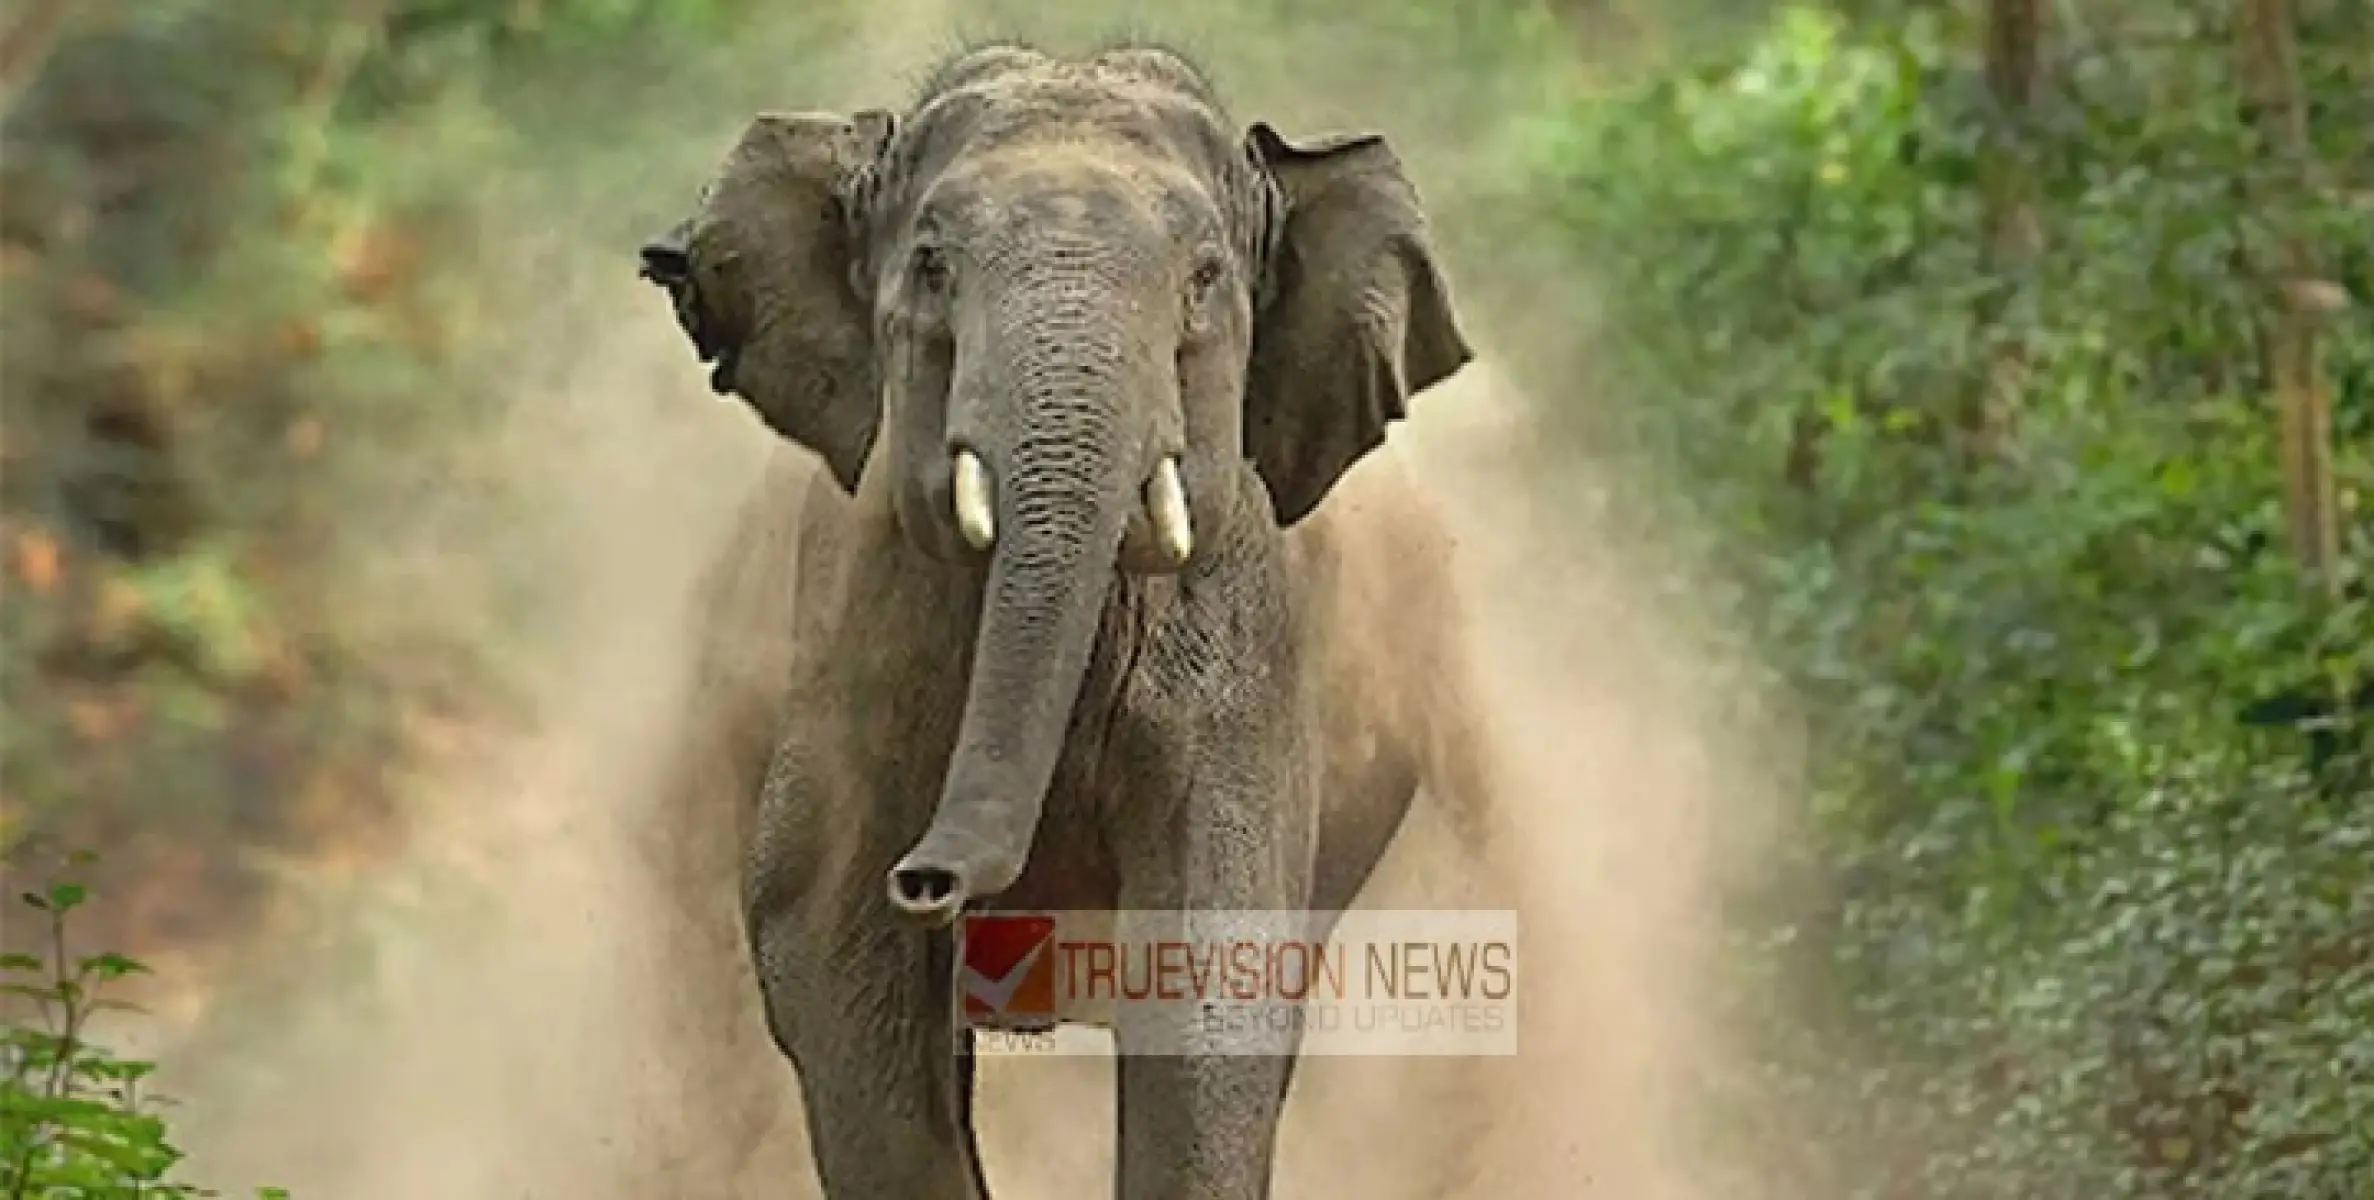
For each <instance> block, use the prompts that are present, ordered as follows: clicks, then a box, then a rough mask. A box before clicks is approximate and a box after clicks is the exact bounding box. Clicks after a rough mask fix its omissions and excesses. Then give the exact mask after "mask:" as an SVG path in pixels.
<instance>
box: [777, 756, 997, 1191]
mask: <svg viewBox="0 0 2374 1200" xmlns="http://www.w3.org/2000/svg"><path fill="white" fill-rule="evenodd" d="M833 744H834V743H833V742H831V741H830V740H829V738H826V739H820V740H819V741H817V742H812V743H798V742H790V741H787V742H786V744H785V746H784V747H783V748H782V749H781V750H779V752H778V754H777V756H776V760H775V766H774V768H773V771H772V777H771V778H770V779H769V780H768V782H767V787H766V795H765V800H764V802H763V806H762V809H761V812H760V818H759V821H758V827H757V831H756V835H755V836H754V837H753V839H752V843H751V852H750V856H749V858H748V860H747V862H746V864H745V868H744V879H743V897H744V909H745V912H746V913H747V919H748V925H749V937H750V950H751V955H752V960H753V963H754V966H755V968H756V974H757V976H758V984H759V990H760V992H761V993H762V996H763V999H764V1002H765V1011H766V1019H767V1028H768V1031H769V1032H770V1033H771V1034H773V1036H774V1039H775V1043H776V1045H777V1046H778V1047H779V1048H780V1049H781V1050H782V1052H783V1054H784V1056H785V1057H786V1058H788V1059H790V1060H791V1064H792V1067H793V1069H794V1071H795V1072H796V1074H797V1075H798V1078H799V1088H800V1099H801V1102H802V1107H803V1108H804V1109H805V1114H806V1118H807V1125H808V1141H809V1148H810V1151H811V1153H812V1155H813V1156H814V1159H815V1164H816V1173H817V1177H818V1179H819V1181H820V1182H821V1183H822V1184H823V1194H824V1196H825V1197H826V1200H980V1198H981V1197H983V1196H985V1195H986V1191H985V1188H984V1187H983V1184H982V1181H981V1178H980V1174H979V1168H978V1166H977V1164H976V1161H975V1157H974V1154H973V1152H972V1133H971V1129H970V1120H969V1105H968V1104H967V1103H966V1100H965V1087H966V1084H967V1082H968V1080H967V1075H968V1072H967V1070H966V1068H965V1065H964V1063H963V1062H962V1061H961V1059H960V1057H959V1052H960V1049H962V1047H961V1044H960V1038H959V1036H958V1030H957V1028H956V1022H955V1019H954V1012H955V1008H954V997H955V975H954V965H955V964H954V941H953V938H952V936H951V934H950V933H949V931H946V930H935V931H928V932H927V931H924V930H920V929H917V928H915V927H913V926H911V925H909V924H906V923H904V922H901V921H899V920H898V919H897V917H896V915H895V914H894V913H892V911H891V910H890V906H889V903H888V901H887V899H886V897H885V896H884V895H883V893H882V890H881V883H880V881H881V873H880V870H879V869H878V868H875V869H869V867H870V866H871V864H875V863H883V864H887V863H888V862H890V861H891V860H892V858H893V857H894V856H895V854H896V852H897V851H896V849H895V847H896V844H897V833H898V831H897V830H888V829H883V828H878V827H877V826H879V825H881V824H882V823H881V822H878V821H868V820H865V819H863V818H862V816H860V815H861V814H875V813H880V812H883V811H885V810H887V809H888V808H889V806H888V805H885V804H869V803H868V802H867V801H869V800H871V799H873V798H874V797H875V796H876V795H878V794H880V793H879V789H876V788H873V787H871V786H866V787H856V786H851V787H848V788H846V789H843V788H837V787H835V786H833V785H832V784H831V783H830V782H829V781H832V780H836V779H845V778H848V777H850V776H851V775H855V774H856V773H855V772H849V773H846V774H844V773H839V772H837V771H836V770H834V769H830V768H828V767H826V766H823V765H821V764H819V763H818V762H817V750H818V747H819V746H820V745H821V746H830V745H833ZM828 753H829V752H828Z"/></svg>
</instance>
